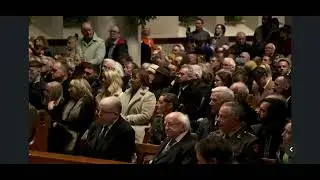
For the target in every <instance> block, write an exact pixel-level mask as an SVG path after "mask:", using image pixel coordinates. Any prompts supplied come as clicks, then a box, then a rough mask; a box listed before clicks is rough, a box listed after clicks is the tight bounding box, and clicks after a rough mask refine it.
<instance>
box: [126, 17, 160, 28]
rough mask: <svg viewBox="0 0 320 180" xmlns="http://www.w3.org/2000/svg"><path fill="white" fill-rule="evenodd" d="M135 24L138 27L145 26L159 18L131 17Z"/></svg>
mask: <svg viewBox="0 0 320 180" xmlns="http://www.w3.org/2000/svg"><path fill="white" fill-rule="evenodd" d="M130 17H131V18H132V19H133V20H134V22H135V23H136V24H138V25H141V26H145V25H146V24H147V22H149V21H150V20H152V19H156V18H157V16H130Z"/></svg>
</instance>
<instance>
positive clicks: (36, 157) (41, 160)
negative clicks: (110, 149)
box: [29, 150, 128, 164]
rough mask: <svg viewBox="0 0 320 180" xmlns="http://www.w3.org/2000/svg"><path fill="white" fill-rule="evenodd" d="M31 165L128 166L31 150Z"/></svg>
mask: <svg viewBox="0 0 320 180" xmlns="http://www.w3.org/2000/svg"><path fill="white" fill-rule="evenodd" d="M29 164H128V163H126V162H120V161H112V160H104V159H96V158H89V157H83V156H72V155H66V154H58V153H50V152H41V151H33V150H29Z"/></svg>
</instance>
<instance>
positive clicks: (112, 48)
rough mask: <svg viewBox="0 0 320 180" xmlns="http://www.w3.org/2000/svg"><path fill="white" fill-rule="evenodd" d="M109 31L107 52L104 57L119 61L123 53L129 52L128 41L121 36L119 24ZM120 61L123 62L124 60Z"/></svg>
mask: <svg viewBox="0 0 320 180" xmlns="http://www.w3.org/2000/svg"><path fill="white" fill-rule="evenodd" d="M109 33H110V36H109V38H108V39H107V40H106V54H105V57H104V58H110V59H113V60H115V61H117V62H119V61H120V56H121V55H123V54H128V45H127V41H126V40H125V39H123V38H121V34H120V28H119V26H112V28H111V29H110V31H109ZM120 63H121V64H123V62H120Z"/></svg>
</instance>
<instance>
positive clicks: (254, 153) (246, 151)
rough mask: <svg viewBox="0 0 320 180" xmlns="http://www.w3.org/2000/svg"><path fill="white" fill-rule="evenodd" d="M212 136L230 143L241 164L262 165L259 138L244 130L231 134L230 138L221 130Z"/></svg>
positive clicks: (235, 156)
mask: <svg viewBox="0 0 320 180" xmlns="http://www.w3.org/2000/svg"><path fill="white" fill-rule="evenodd" d="M210 136H219V137H222V138H224V139H225V140H226V141H228V142H229V143H230V146H231V149H232V151H233V156H234V158H235V159H236V160H237V161H238V162H239V163H240V164H248V163H250V164H252V163H254V164H256V163H262V160H261V157H260V148H259V142H258V138H257V137H256V136H255V135H254V134H251V133H249V132H248V131H246V130H244V129H243V128H241V129H240V130H238V131H236V132H233V133H230V135H229V136H228V135H226V134H224V133H223V132H222V131H220V130H216V131H214V132H212V133H211V134H210Z"/></svg>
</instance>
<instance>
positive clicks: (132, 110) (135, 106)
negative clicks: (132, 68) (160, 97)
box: [120, 88, 156, 143]
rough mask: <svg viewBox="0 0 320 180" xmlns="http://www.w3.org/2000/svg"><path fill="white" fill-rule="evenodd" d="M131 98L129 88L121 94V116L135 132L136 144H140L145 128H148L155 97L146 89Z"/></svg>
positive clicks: (140, 90)
mask: <svg viewBox="0 0 320 180" xmlns="http://www.w3.org/2000/svg"><path fill="white" fill-rule="evenodd" d="M130 97H131V88H130V89H128V90H126V91H125V92H124V93H122V94H121V96H120V100H121V104H122V115H123V117H124V118H125V119H126V120H127V121H129V122H130V123H131V124H134V125H133V126H132V127H133V129H134V130H135V132H136V143H142V142H143V138H144V134H145V128H146V127H149V122H150V119H151V117H152V115H153V112H154V109H155V106H156V97H155V95H154V94H153V93H152V92H150V91H149V89H148V88H146V89H142V88H140V89H139V90H138V91H137V93H136V94H135V95H134V96H133V97H132V99H131V100H130Z"/></svg>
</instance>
